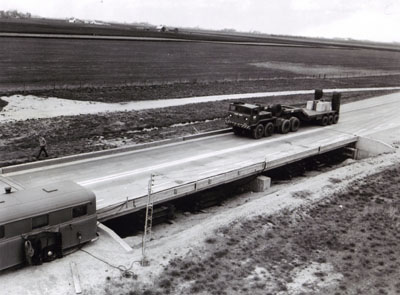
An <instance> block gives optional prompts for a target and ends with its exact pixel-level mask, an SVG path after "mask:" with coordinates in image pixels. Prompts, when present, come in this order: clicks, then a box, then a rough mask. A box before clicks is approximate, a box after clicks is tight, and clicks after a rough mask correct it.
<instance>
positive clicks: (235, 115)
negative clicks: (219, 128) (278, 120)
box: [226, 102, 272, 131]
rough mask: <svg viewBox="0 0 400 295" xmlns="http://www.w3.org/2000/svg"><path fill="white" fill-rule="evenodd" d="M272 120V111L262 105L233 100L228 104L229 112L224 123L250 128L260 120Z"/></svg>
mask: <svg viewBox="0 0 400 295" xmlns="http://www.w3.org/2000/svg"><path fill="white" fill-rule="evenodd" d="M269 119H271V120H272V113H271V112H269V111H267V110H266V108H265V107H264V106H261V105H254V104H248V103H243V102H234V103H232V104H230V105H229V113H228V117H227V118H226V123H227V124H228V125H229V126H232V127H233V129H234V131H235V130H236V128H235V127H238V128H243V129H246V130H250V129H251V128H252V127H254V126H256V125H257V124H258V123H259V122H260V121H261V120H269Z"/></svg>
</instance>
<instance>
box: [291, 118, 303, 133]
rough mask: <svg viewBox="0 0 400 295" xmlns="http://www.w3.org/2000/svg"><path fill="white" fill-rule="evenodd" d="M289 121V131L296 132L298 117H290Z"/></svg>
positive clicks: (298, 123) (298, 124)
mask: <svg viewBox="0 0 400 295" xmlns="http://www.w3.org/2000/svg"><path fill="white" fill-rule="evenodd" d="M289 121H290V131H292V132H296V131H297V130H299V127H300V120H299V119H298V118H296V117H291V118H290V120H289Z"/></svg>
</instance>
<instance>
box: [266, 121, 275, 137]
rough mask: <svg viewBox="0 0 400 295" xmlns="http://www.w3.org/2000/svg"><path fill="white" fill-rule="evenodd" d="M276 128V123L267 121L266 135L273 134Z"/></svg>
mask: <svg viewBox="0 0 400 295" xmlns="http://www.w3.org/2000/svg"><path fill="white" fill-rule="evenodd" d="M274 129H275V128H274V124H272V123H271V122H270V123H267V124H266V125H265V127H264V136H265V137H269V136H271V135H272V134H273V133H274Z"/></svg>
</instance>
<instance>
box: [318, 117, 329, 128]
mask: <svg viewBox="0 0 400 295" xmlns="http://www.w3.org/2000/svg"><path fill="white" fill-rule="evenodd" d="M328 122H329V119H328V116H323V117H322V119H321V122H320V123H321V125H322V126H326V125H328Z"/></svg>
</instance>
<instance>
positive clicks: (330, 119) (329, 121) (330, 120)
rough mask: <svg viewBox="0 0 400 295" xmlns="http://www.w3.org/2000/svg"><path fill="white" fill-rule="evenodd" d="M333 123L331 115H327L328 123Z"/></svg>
mask: <svg viewBox="0 0 400 295" xmlns="http://www.w3.org/2000/svg"><path fill="white" fill-rule="evenodd" d="M332 124H333V115H329V117H328V125H332Z"/></svg>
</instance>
